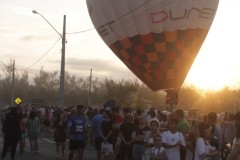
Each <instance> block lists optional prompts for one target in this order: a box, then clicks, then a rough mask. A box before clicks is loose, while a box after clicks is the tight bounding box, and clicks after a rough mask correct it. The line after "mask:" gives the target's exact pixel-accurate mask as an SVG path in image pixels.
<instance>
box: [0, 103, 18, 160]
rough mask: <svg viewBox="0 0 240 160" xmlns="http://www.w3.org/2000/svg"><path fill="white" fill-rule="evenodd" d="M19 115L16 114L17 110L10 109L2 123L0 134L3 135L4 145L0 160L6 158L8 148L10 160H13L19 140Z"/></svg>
mask: <svg viewBox="0 0 240 160" xmlns="http://www.w3.org/2000/svg"><path fill="white" fill-rule="evenodd" d="M20 118H21V117H20V115H19V114H18V113H17V108H16V107H12V108H11V109H10V112H9V113H8V114H7V115H6V119H5V120H4V122H3V126H2V132H3V134H4V144H3V150H2V156H1V160H3V159H4V157H5V156H6V154H7V152H8V149H9V147H11V160H14V158H15V154H16V148H17V144H18V141H19V139H20V138H21V133H22V132H21V127H20Z"/></svg>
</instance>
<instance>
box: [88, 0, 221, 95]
mask: <svg viewBox="0 0 240 160" xmlns="http://www.w3.org/2000/svg"><path fill="white" fill-rule="evenodd" d="M87 5H88V10H89V14H90V17H91V19H92V22H93V24H94V26H95V28H96V30H97V32H98V33H99V35H100V36H101V38H102V39H103V40H104V42H105V43H106V44H107V45H108V46H109V47H110V48H111V50H112V51H113V52H114V53H115V54H116V56H118V58H120V59H121V61H122V62H123V63H124V64H125V65H126V66H127V67H128V68H129V69H130V70H131V71H132V72H133V73H134V74H135V75H136V76H137V77H138V78H139V79H141V80H142V81H143V82H144V83H145V84H146V85H147V86H148V87H150V88H151V89H152V90H154V91H156V90H160V89H168V88H180V87H181V85H182V83H183V82H184V80H185V77H186V76H187V73H188V71H189V69H190V68H191V65H192V63H193V61H194V59H195V58H196V56H197V53H198V51H199V49H200V47H201V45H202V43H203V41H204V39H205V37H206V35H207V33H208V31H209V29H210V26H211V24H212V21H213V19H214V16H215V14H216V11H217V6H218V0H87ZM203 65H204V64H203Z"/></svg>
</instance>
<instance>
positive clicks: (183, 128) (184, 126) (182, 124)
mask: <svg viewBox="0 0 240 160" xmlns="http://www.w3.org/2000/svg"><path fill="white" fill-rule="evenodd" d="M175 113H176V118H177V120H178V125H177V130H178V132H181V133H182V134H183V137H184V140H185V142H186V140H187V136H188V134H189V131H190V128H189V124H188V121H187V120H186V119H185V118H184V112H183V110H182V109H178V110H176V112H175ZM186 145H187V147H188V143H187V144H186ZM186 155H187V148H186V147H183V146H181V147H180V159H181V160H185V159H186Z"/></svg>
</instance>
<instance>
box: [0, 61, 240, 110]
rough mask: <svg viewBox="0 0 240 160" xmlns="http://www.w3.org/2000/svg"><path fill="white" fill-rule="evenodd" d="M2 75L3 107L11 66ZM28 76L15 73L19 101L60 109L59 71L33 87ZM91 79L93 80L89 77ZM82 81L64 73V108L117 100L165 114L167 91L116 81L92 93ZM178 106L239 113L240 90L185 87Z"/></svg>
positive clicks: (96, 84)
mask: <svg viewBox="0 0 240 160" xmlns="http://www.w3.org/2000/svg"><path fill="white" fill-rule="evenodd" d="M2 70H3V74H2V75H0V107H3V106H6V105H8V104H10V101H11V87H12V83H11V82H12V81H11V79H12V69H11V65H9V66H5V67H4V68H2ZM28 74H29V73H28V72H27V71H23V72H21V73H18V72H17V73H16V76H15V85H14V86H15V87H14V95H15V98H16V97H19V98H21V100H22V101H23V104H31V102H32V99H33V98H36V97H39V98H42V99H43V100H44V104H45V105H48V106H57V105H59V75H58V72H57V71H53V72H47V71H45V70H43V68H41V70H40V71H39V73H38V74H37V75H35V77H34V78H33V79H32V82H31V83H30V80H29V75H28ZM89 78H90V77H89ZM89 78H79V77H76V76H75V75H71V74H70V73H68V72H65V106H66V107H68V106H71V105H77V104H83V105H85V106H88V105H89V97H91V99H90V100H91V101H90V102H91V106H98V107H103V105H104V104H105V103H106V102H107V101H109V100H114V101H115V102H116V105H117V106H120V107H134V108H136V107H138V108H142V109H148V108H154V109H159V110H165V109H166V107H167V106H169V105H167V104H165V98H166V93H165V92H164V91H157V92H153V91H151V90H150V89H149V88H148V87H147V86H146V85H144V84H143V83H141V82H139V81H138V80H137V79H136V80H125V79H122V80H120V81H117V80H113V79H108V78H105V79H98V78H94V79H92V83H91V92H90V89H89V88H90V87H89V86H90V79H89ZM178 95H179V96H178V97H179V98H178V104H177V105H176V106H174V108H182V109H184V110H188V109H191V108H197V109H199V110H200V111H201V112H209V111H216V112H225V111H228V112H236V111H238V110H239V104H240V100H239V97H240V90H239V89H230V88H227V87H226V88H224V89H222V90H220V91H215V92H213V91H208V92H206V91H201V90H199V89H197V88H196V87H194V86H183V87H182V88H181V89H180V90H179V94H178Z"/></svg>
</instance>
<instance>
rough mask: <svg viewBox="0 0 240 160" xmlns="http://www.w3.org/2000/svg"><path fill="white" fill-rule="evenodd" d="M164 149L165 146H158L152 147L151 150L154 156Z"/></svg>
mask: <svg viewBox="0 0 240 160" xmlns="http://www.w3.org/2000/svg"><path fill="white" fill-rule="evenodd" d="M164 150H165V148H163V147H160V148H158V147H153V148H152V150H151V152H152V154H153V155H154V156H156V155H159V154H162V153H163V151H164Z"/></svg>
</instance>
